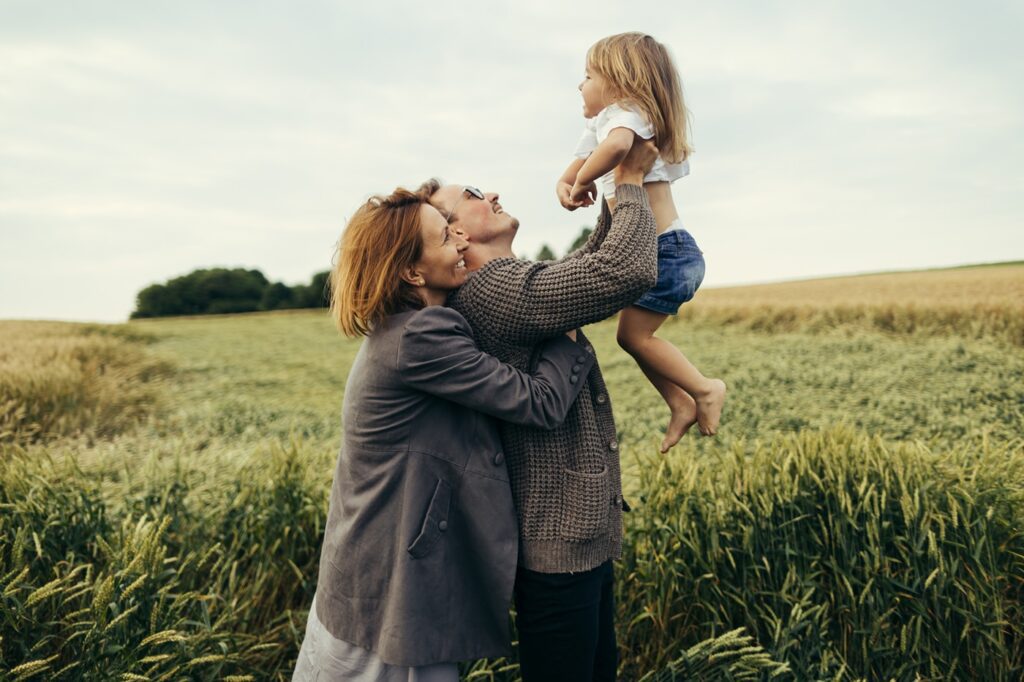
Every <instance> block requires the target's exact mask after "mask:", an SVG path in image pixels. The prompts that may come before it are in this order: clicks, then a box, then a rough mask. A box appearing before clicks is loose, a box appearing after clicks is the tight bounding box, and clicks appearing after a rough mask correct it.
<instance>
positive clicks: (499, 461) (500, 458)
mask: <svg viewBox="0 0 1024 682" xmlns="http://www.w3.org/2000/svg"><path fill="white" fill-rule="evenodd" d="M504 462H505V455H503V454H501V453H500V452H499V453H498V454H496V455H495V456H494V466H499V467H500V466H501V465H502V464H503V463H504Z"/></svg>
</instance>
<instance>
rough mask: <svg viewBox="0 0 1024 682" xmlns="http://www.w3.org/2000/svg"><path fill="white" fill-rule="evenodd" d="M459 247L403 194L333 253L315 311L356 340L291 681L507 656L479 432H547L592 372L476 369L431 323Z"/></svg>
mask: <svg viewBox="0 0 1024 682" xmlns="http://www.w3.org/2000/svg"><path fill="white" fill-rule="evenodd" d="M466 247H467V243H466V241H465V240H464V239H463V238H462V236H461V234H460V233H456V232H453V231H452V230H451V229H450V228H449V226H448V224H447V221H446V220H445V219H444V218H443V217H442V216H441V214H440V213H438V211H437V210H436V209H435V208H433V207H432V206H431V205H430V204H429V203H428V202H427V197H426V196H422V195H418V194H415V193H412V192H409V191H406V190H403V189H398V190H395V192H394V193H392V194H391V195H390V196H387V197H375V198H373V199H371V200H370V201H368V202H367V203H366V204H364V205H363V206H362V207H361V208H360V209H359V210H358V211H357V212H356V214H355V215H354V216H353V218H352V220H351V221H349V224H348V227H347V228H346V230H345V234H344V235H343V236H342V240H341V244H340V247H339V252H338V257H337V265H336V267H335V269H334V272H333V273H332V275H331V284H332V302H331V309H332V312H333V315H334V317H335V321H336V323H337V324H338V327H339V328H340V329H341V330H342V331H343V332H344V333H346V334H348V335H351V336H355V335H365V336H366V340H365V341H364V342H363V345H362V347H361V348H360V350H359V354H358V355H357V356H356V360H355V362H354V364H353V365H352V369H351V371H350V373H349V377H348V384H347V386H346V389H345V399H344V406H343V409H342V412H343V419H344V429H345V433H344V439H343V446H342V451H341V455H340V456H339V458H338V464H337V469H336V470H335V475H334V484H333V487H332V490H331V501H330V511H329V512H328V517H327V527H326V530H325V534H324V545H323V549H322V552H321V557H320V573H319V581H318V584H317V594H316V596H315V598H314V600H313V602H314V603H313V607H312V608H311V610H310V614H309V621H308V623H307V629H306V637H305V639H304V641H303V644H302V649H301V651H300V652H299V660H298V663H297V665H296V669H295V676H294V678H293V679H296V680H313V679H320V680H335V679H346V680H349V679H358V680H364V679H365V680H386V681H390V680H403V681H404V680H431V681H433V680H444V681H446V682H447V681H449V680H451V681H452V682H455V681H456V680H457V679H458V670H457V667H456V663H455V662H456V661H460V660H469V659H475V658H482V657H487V656H495V655H507V654H508V653H509V633H508V605H509V602H510V599H511V594H512V584H513V580H514V577H515V568H516V558H517V551H518V540H517V528H516V520H515V510H514V508H513V505H512V495H511V490H510V488H509V482H508V473H507V471H506V468H505V460H504V454H503V453H502V448H501V441H500V439H499V437H498V432H497V425H496V422H495V419H494V418H497V419H504V420H508V421H512V422H516V423H518V424H525V425H529V426H535V427H538V428H549V429H550V428H553V427H554V426H556V425H557V424H558V423H560V422H561V421H562V420H564V419H565V415H566V414H567V412H568V410H569V407H570V406H571V405H572V403H573V401H574V400H575V399H576V394H577V392H578V391H579V386H581V385H582V384H583V383H584V382H578V381H577V380H576V376H578V375H579V374H581V373H582V375H583V376H586V373H587V372H589V371H590V367H591V365H592V364H593V362H594V359H593V355H591V354H590V353H588V352H586V351H585V350H583V348H582V347H581V346H579V345H578V344H576V343H575V341H574V340H572V339H570V338H568V337H564V336H563V337H560V338H557V339H553V340H551V341H550V342H548V343H547V344H546V345H545V346H544V347H543V348H542V349H541V351H540V353H539V354H538V357H537V358H536V363H535V369H534V372H533V374H532V375H529V374H523V373H521V372H519V371H518V370H516V369H514V368H512V367H510V366H509V365H505V364H503V363H501V362H499V361H498V360H496V359H495V358H493V357H491V356H489V355H486V354H485V353H482V352H480V351H479V350H478V349H477V347H476V344H475V343H474V341H473V337H472V330H471V329H470V328H469V325H468V323H467V322H466V321H465V319H464V318H463V317H462V316H461V315H460V314H459V313H457V312H455V311H454V310H451V309H449V308H445V307H444V302H445V300H446V298H447V295H448V293H449V292H450V291H451V290H452V289H455V288H456V287H458V286H460V285H461V284H462V283H463V282H465V280H466V274H467V273H466V266H465V262H464V260H463V258H462V253H463V252H464V251H465V249H466Z"/></svg>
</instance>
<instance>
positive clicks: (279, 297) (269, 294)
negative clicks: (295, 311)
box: [260, 282, 305, 310]
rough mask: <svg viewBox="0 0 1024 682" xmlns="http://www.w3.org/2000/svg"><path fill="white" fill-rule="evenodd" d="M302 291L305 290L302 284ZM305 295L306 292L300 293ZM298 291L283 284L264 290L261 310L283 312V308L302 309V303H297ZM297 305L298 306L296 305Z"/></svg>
mask: <svg viewBox="0 0 1024 682" xmlns="http://www.w3.org/2000/svg"><path fill="white" fill-rule="evenodd" d="M299 287H301V288H302V289H305V287H303V286H302V285H301V284H300V285H299ZM299 293H300V294H301V293H305V292H301V291H300V292H299ZM295 294H296V291H295V290H294V289H292V288H291V287H290V286H288V285H287V284H285V283H283V282H274V283H273V284H271V285H270V286H268V287H267V288H266V289H264V290H263V296H262V297H261V298H260V310H281V309H283V308H301V307H302V302H301V301H296V295H295ZM296 304H297V305H296Z"/></svg>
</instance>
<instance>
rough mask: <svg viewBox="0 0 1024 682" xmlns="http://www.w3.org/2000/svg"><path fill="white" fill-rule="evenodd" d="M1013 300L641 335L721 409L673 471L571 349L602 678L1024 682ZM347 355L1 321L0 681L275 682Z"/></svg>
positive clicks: (510, 675)
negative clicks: (610, 497) (601, 570)
mask: <svg viewBox="0 0 1024 682" xmlns="http://www.w3.org/2000/svg"><path fill="white" fill-rule="evenodd" d="M1022 292H1024V267H1022V266H1021V265H1019V264H1008V265H1002V266H991V267H981V268H965V269H953V270H944V271H934V272H922V273H897V274H887V275H872V276H864V277H848V278H836V279H831V280H819V281H814V282H793V283H786V284H777V285H763V286H758V287H744V288H733V289H722V290H713V289H711V290H706V291H704V290H702V291H701V292H700V293H699V295H698V298H697V300H696V301H695V302H694V303H693V304H692V305H688V306H685V307H684V309H683V314H681V315H680V316H679V318H677V319H673V320H671V321H670V322H669V323H668V324H666V325H665V327H664V328H663V335H664V336H665V337H666V338H668V339H669V340H671V341H673V342H674V343H675V344H676V345H678V346H679V347H680V348H681V349H683V350H684V352H685V353H686V354H687V355H688V356H689V357H690V358H691V359H692V360H693V361H694V362H695V363H696V364H697V365H698V366H699V367H701V368H702V369H703V370H704V371H705V372H706V373H708V374H711V375H716V376H721V377H723V378H724V379H725V380H726V381H727V382H728V383H729V387H730V395H729V399H728V404H727V407H726V411H725V414H724V417H723V423H722V429H721V433H720V435H719V436H718V437H716V438H714V439H705V438H700V437H699V436H697V435H695V434H690V435H688V436H687V437H686V438H684V440H683V441H682V442H681V443H680V445H678V446H677V447H676V448H675V449H674V450H673V451H671V452H670V453H669V454H668V455H667V456H662V455H659V454H658V452H657V444H658V443H659V442H660V437H661V430H662V428H663V425H664V423H665V421H666V419H667V412H666V410H665V408H664V406H663V405H662V404H661V402H660V398H659V397H658V395H657V394H656V392H655V391H654V389H653V388H652V387H650V386H649V385H648V384H647V383H646V381H645V380H644V379H643V377H642V375H641V374H640V372H639V371H638V370H637V368H636V367H635V365H634V364H633V363H632V360H631V359H630V358H629V357H628V356H627V355H626V354H625V353H623V352H622V351H621V350H619V349H618V348H617V347H616V344H615V338H614V337H615V323H614V321H613V320H610V321H606V322H602V323H600V324H596V325H592V326H591V327H589V328H588V329H587V333H588V335H589V336H590V337H591V339H592V340H593V342H594V344H595V347H596V348H597V351H598V357H599V358H600V360H601V365H602V368H603V371H604V374H605V377H606V380H607V383H608V385H609V393H610V396H611V399H612V403H613V405H614V406H615V414H616V422H617V426H618V429H619V432H620V441H621V443H622V448H621V452H622V459H623V469H624V477H625V481H624V483H625V487H626V491H627V496H628V498H629V500H630V503H631V505H632V506H633V509H634V511H632V512H631V513H629V514H627V516H626V538H625V546H624V556H623V558H622V560H621V561H620V562H619V563H618V565H617V569H616V570H617V575H618V581H617V594H616V597H617V606H618V619H617V630H618V637H619V642H620V659H621V665H620V679H623V680H638V679H644V680H670V679H708V680H739V679H742V680H761V679H778V680H809V679H820V680H825V679H828V680H881V679H885V680H888V679H897V680H914V679H921V680H932V679H935V680H940V679H942V680H961V679H963V680H969V679H984V680H1016V679H1021V678H1022V676H1024V625H1022V623H1024V612H1022V611H1024V531H1022V529H1024V524H1022V519H1024V441H1022V436H1024V428H1022V427H1024V350H1022V345H1024V344H1022V343H1021V342H1020V337H1019V336H1015V334H1016V332H1014V331H1013V330H1015V329H1017V330H1019V329H1020V325H1021V317H1022V310H1021V303H1020V301H1021V300H1022V299H1024V297H1022V296H1020V295H1019V294H1020V293H1022ZM908 310H910V311H911V312H907V311H908ZM951 310H952V311H954V312H955V315H954V314H953V313H951V312H950V311H951ZM851 311H855V312H851ZM887 311H888V312H887ZM897 313H898V314H897ZM887 315H888V317H887ZM901 315H902V317H901ZM358 345H359V342H358V341H353V340H345V339H342V338H340V337H339V336H338V335H337V334H336V332H335V331H334V329H333V328H332V326H331V324H330V322H329V320H328V319H327V318H326V315H325V314H324V313H322V312H308V311H307V312H291V313H268V314H249V315H233V316H216V317H206V318H176V319H162V320H149V321H140V322H133V323H130V324H125V325H77V324H70V323H68V324H64V323H30V322H0V510H2V514H0V680H24V679H38V680H83V679H116V680H195V679H199V680H235V681H237V682H240V681H241V680H285V679H288V678H289V676H290V671H291V667H292V665H293V661H294V658H295V654H296V652H297V648H298V644H299V643H300V642H301V638H302V628H303V626H304V623H305V615H306V609H307V608H308V605H309V602H310V599H311V597H312V594H313V590H314V589H315V582H314V581H315V578H316V565H317V561H318V559H319V547H320V542H321V538H322V531H323V523H324V519H325V516H326V504H327V495H328V491H329V485H330V481H331V476H332V474H333V468H334V462H335V459H336V457H337V449H338V444H339V441H340V429H341V424H340V422H339V413H340V405H341V398H342V394H343V391H344V383H345V378H346V374H347V371H348V367H349V366H350V364H351V362H352V360H353V358H354V355H355V352H356V350H357V349H358ZM517 670H518V669H517V665H516V662H515V660H514V658H513V659H511V660H492V661H478V662H470V663H467V664H465V665H464V666H463V676H464V678H466V679H474V680H515V679H518V674H517Z"/></svg>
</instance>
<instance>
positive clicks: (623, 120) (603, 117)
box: [575, 104, 690, 199]
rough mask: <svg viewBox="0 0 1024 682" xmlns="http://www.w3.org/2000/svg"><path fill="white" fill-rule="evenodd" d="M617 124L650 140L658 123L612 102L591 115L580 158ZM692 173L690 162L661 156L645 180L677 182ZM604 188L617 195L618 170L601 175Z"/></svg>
mask: <svg viewBox="0 0 1024 682" xmlns="http://www.w3.org/2000/svg"><path fill="white" fill-rule="evenodd" d="M616 128H629V129H630V130H632V131H633V132H634V133H636V134H637V135H639V136H640V137H642V138H644V139H645V140H649V139H651V138H652V137H654V126H652V125H651V124H650V122H649V121H648V120H647V117H646V116H644V115H643V114H642V113H640V112H639V111H636V110H634V109H630V108H626V107H622V106H619V105H618V104H609V105H608V106H606V107H605V108H604V109H602V110H601V111H600V113H598V115H597V116H595V117H594V118H588V119H587V123H586V126H585V127H584V129H583V135H582V136H581V137H580V141H579V144H577V145H576V154H575V156H576V158H578V159H585V158H587V157H588V156H590V155H591V154H592V153H593V152H594V150H595V149H597V145H599V144H601V143H602V142H604V141H605V139H607V137H608V133H610V132H611V131H612V130H614V129H616ZM689 174H690V162H689V161H683V162H682V163H666V162H665V160H664V159H662V158H661V157H660V156H659V157H658V160H657V161H655V162H654V167H653V168H651V171H650V172H649V173H648V174H647V175H645V176H644V182H660V181H668V182H673V181H675V180H678V179H679V178H681V177H683V176H685V175H689ZM600 183H601V188H602V191H603V192H604V196H605V197H606V198H608V199H611V198H613V197H614V196H615V170H614V169H613V170H610V171H608V172H607V173H605V174H604V175H603V176H601V180H600Z"/></svg>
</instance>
